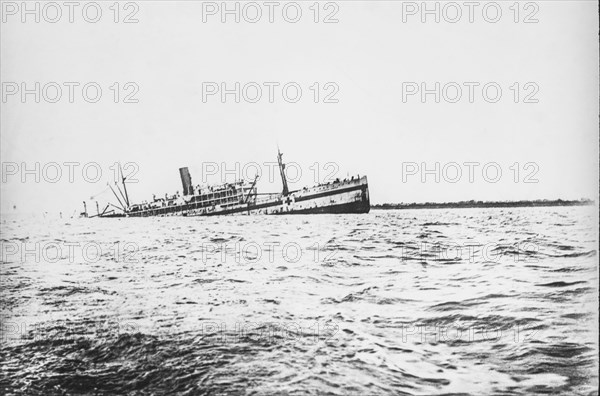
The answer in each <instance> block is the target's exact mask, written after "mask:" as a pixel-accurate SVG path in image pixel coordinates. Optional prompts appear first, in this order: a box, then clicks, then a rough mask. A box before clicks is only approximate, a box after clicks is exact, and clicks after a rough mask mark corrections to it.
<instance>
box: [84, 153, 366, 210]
mask: <svg viewBox="0 0 600 396" xmlns="http://www.w3.org/2000/svg"><path fill="white" fill-rule="evenodd" d="M282 157H283V155H282V154H281V152H279V151H278V153H277V162H278V165H279V173H280V175H281V181H282V184H283V190H282V191H281V192H280V193H266V194H264V193H259V192H258V191H257V188H256V182H257V181H258V177H256V178H255V179H254V180H253V181H252V182H249V181H245V180H240V181H237V182H235V183H225V184H221V185H215V186H208V187H204V188H200V186H197V187H196V188H194V186H193V184H192V177H191V175H190V172H189V170H188V168H187V167H186V168H180V169H179V174H180V177H181V183H182V186H183V195H179V194H175V195H172V196H168V195H165V197H164V198H162V197H161V198H156V197H154V198H153V200H152V202H143V203H141V204H130V202H129V196H128V193H127V186H126V178H125V177H124V176H123V174H122V172H121V186H122V188H123V190H121V188H120V187H119V185H118V184H117V183H115V187H116V191H115V189H113V188H112V186H110V185H109V187H110V189H111V190H112V192H113V194H114V196H115V198H116V199H117V201H118V202H119V206H117V205H114V204H108V205H107V206H106V207H105V208H104V210H103V211H102V212H100V210H99V208H98V204H97V203H96V207H97V214H96V215H92V216H89V215H88V213H87V207H86V203H85V202H84V212H83V213H82V216H84V217H147V216H217V215H234V214H238V215H261V214H262V215H271V214H273V215H285V214H316V213H368V212H369V210H370V208H371V205H370V202H369V185H368V183H367V177H366V176H362V177H360V176H356V177H351V178H349V179H348V178H347V179H343V180H340V179H336V180H335V181H333V182H329V183H323V184H318V185H316V186H313V187H304V188H303V189H301V190H295V191H290V190H289V188H288V183H287V179H286V176H285V164H284V163H283V159H282ZM117 192H118V193H119V194H117ZM110 207H112V208H113V209H111V210H109V208H110Z"/></svg>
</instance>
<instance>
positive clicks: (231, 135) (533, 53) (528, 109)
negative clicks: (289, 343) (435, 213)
mask: <svg viewBox="0 0 600 396" xmlns="http://www.w3.org/2000/svg"><path fill="white" fill-rule="evenodd" d="M5 3H6V2H2V4H3V10H2V12H3V14H2V17H3V20H2V24H1V28H0V34H1V38H0V44H1V50H0V55H1V71H0V77H1V80H2V82H3V92H2V93H3V98H2V103H1V121H0V127H1V135H2V136H1V155H2V162H3V163H4V165H3V166H4V168H3V178H4V179H3V181H2V198H1V205H2V206H1V210H2V212H7V211H8V212H10V211H12V210H13V205H16V206H17V207H18V210H22V211H32V212H35V211H43V210H48V211H59V210H60V211H63V212H66V213H70V212H72V211H74V210H76V209H77V210H78V211H80V210H81V209H82V207H81V201H82V200H84V199H89V198H90V196H91V195H93V194H96V193H98V192H100V191H102V190H104V189H105V185H106V181H107V180H109V179H111V178H112V176H111V175H110V174H109V172H111V171H110V169H109V167H110V166H111V165H112V164H113V163H115V162H116V161H121V162H123V163H125V162H131V163H136V164H137V166H138V167H139V171H138V172H137V174H136V178H137V179H138V180H139V182H138V183H135V184H131V185H129V186H128V188H129V194H130V196H131V199H132V200H133V201H135V202H139V201H141V200H148V199H151V197H152V194H153V193H156V194H158V195H163V194H164V193H165V192H169V193H174V192H175V191H177V190H179V191H181V183H180V179H179V172H178V168H179V167H182V166H188V167H189V168H190V171H191V173H192V179H193V181H194V184H198V183H200V182H201V171H202V169H203V166H204V167H206V165H203V164H206V163H208V162H215V163H217V164H221V163H226V164H227V165H228V167H229V169H234V166H235V165H234V164H235V162H239V163H240V164H241V165H240V168H243V167H244V165H245V164H247V163H249V162H256V163H263V162H273V161H276V151H277V145H279V147H280V148H281V151H282V152H283V153H284V160H286V161H295V162H297V163H298V164H300V165H301V167H302V171H303V177H302V179H301V180H300V181H298V182H297V183H293V184H292V188H301V187H303V186H305V185H311V184H313V174H314V171H313V170H311V169H309V167H310V166H311V164H314V163H319V164H320V166H321V168H322V171H321V175H320V176H321V179H322V178H323V177H324V176H325V175H326V174H327V170H325V169H324V168H323V167H324V165H325V164H326V163H328V162H333V163H335V164H337V168H338V172H337V176H339V177H346V175H347V174H349V175H355V174H360V175H367V177H368V179H369V189H370V193H371V202H372V203H384V202H424V201H436V202H444V201H458V200H470V199H475V200H518V199H544V198H547V199H556V198H562V199H579V198H582V197H585V198H592V199H595V198H596V197H597V191H598V174H597V169H598V167H597V161H598V86H599V81H598V42H597V40H598V35H597V32H598V5H597V2H595V1H538V2H534V3H535V5H536V7H537V8H529V9H524V8H523V9H520V10H519V11H520V12H519V15H518V18H519V22H518V23H515V22H514V18H515V13H514V12H515V11H514V10H513V9H509V7H510V6H511V5H512V4H513V2H512V1H510V2H498V4H500V6H501V7H500V8H501V11H502V16H501V18H500V20H499V21H498V22H497V23H489V22H486V21H485V20H484V18H483V17H482V12H481V8H482V7H479V8H476V9H475V11H474V22H473V23H469V21H468V15H466V14H463V15H462V18H461V20H460V21H458V22H457V23H449V22H448V21H446V20H445V19H444V17H443V15H442V17H441V20H440V22H439V23H435V22H434V20H433V17H432V16H428V17H427V18H429V19H428V20H426V22H425V23H422V22H421V14H420V13H417V14H416V15H407V14H406V13H405V14H404V15H403V7H404V11H407V8H406V7H407V2H404V3H405V4H404V5H403V3H402V2H392V1H374V2H367V1H338V2H333V3H334V4H335V5H337V9H336V8H335V7H334V6H328V7H329V8H327V9H325V8H324V7H325V5H324V3H321V7H320V13H319V19H320V22H319V23H315V22H314V21H313V18H314V12H313V10H312V9H310V8H309V7H311V5H312V4H313V2H312V1H310V2H297V3H298V4H300V7H301V9H302V12H303V13H302V17H301V19H300V21H299V22H297V23H289V22H286V21H285V20H284V19H283V17H282V13H281V8H282V7H283V5H284V4H285V2H281V3H280V6H279V7H278V8H276V9H275V12H274V22H273V23H269V22H268V15H263V16H262V18H261V20H260V21H258V22H257V23H249V22H247V21H245V20H244V18H243V15H242V19H241V21H240V23H235V22H234V21H233V17H232V16H229V17H228V18H229V20H228V21H226V23H222V22H221V21H220V14H219V13H217V14H216V15H205V17H206V19H207V22H206V23H204V22H203V13H202V11H203V6H204V7H205V8H206V7H207V6H206V4H204V5H203V3H202V2H196V1H180V2H175V1H151V2H137V3H136V4H137V5H138V8H139V10H138V11H137V12H136V13H135V16H134V17H135V18H137V19H138V20H139V22H138V23H131V24H125V23H121V22H119V23H114V22H113V17H114V12H113V11H112V10H111V9H109V7H110V6H111V5H112V4H113V2H112V1H110V2H98V3H99V4H101V8H102V12H103V14H102V18H101V20H100V21H99V22H97V23H88V22H86V21H85V20H84V19H83V18H82V14H81V10H80V8H81V7H80V8H79V9H76V10H75V12H74V20H75V21H74V23H69V22H68V15H67V14H66V13H67V11H68V10H67V9H66V8H63V9H62V11H63V16H62V19H61V20H59V21H58V22H57V23H49V22H47V21H45V20H44V15H41V20H40V23H35V22H34V20H33V16H27V18H29V19H28V20H26V22H25V23H22V22H21V14H20V13H19V12H20V10H19V11H17V13H16V14H15V15H13V11H14V9H12V8H10V7H9V9H8V11H7V9H6V5H5ZM33 3H34V2H29V4H33ZM229 3H230V4H233V3H234V2H229ZM428 3H429V4H434V3H435V2H428ZM485 3H486V2H481V3H480V4H481V5H482V6H483V5H484V4H485ZM14 4H17V6H19V7H20V4H21V2H17V3H14ZM59 4H61V3H59ZM82 4H84V3H82ZM214 4H216V5H217V6H220V4H221V2H217V3H214ZM240 4H241V5H243V4H244V3H240ZM258 4H259V5H261V4H263V3H262V2H258ZM414 4H416V5H417V6H420V4H421V2H417V3H414ZM444 4H445V2H441V3H440V7H443V6H444ZM458 4H462V2H458ZM521 4H524V2H523V3H521ZM32 7H33V5H32ZM232 7H233V6H232ZM432 7H433V5H432ZM50 11H52V10H48V12H50ZM133 11H134V8H129V9H121V10H120V14H119V19H120V20H121V19H123V17H124V16H125V15H127V14H129V13H130V12H133ZM262 11H263V12H264V13H266V12H267V11H268V9H267V7H265V6H262ZM467 11H468V9H467V8H466V7H463V8H462V12H463V13H465V12H467ZM53 12H54V11H52V14H48V15H50V16H49V18H52V17H53V15H54V13H53ZM89 13H90V14H91V15H93V12H92V11H90V12H89ZM331 13H334V16H333V17H334V18H336V19H337V20H338V23H329V24H325V23H322V19H323V18H324V17H325V16H326V15H329V14H331ZM532 13H533V16H530V17H531V18H536V19H537V20H538V22H537V23H523V19H524V18H525V17H526V16H527V15H530V14H532ZM293 14H294V13H293V11H289V15H292V16H293ZM252 15H254V14H252ZM452 15H454V14H452ZM489 15H492V16H493V12H492V11H490V12H489ZM403 16H404V18H405V20H406V21H405V22H403ZM449 18H450V17H449ZM35 82H40V84H41V86H45V85H47V84H48V83H50V82H56V83H58V84H59V85H62V84H63V83H64V82H77V83H79V84H80V85H79V87H75V88H74V103H69V100H68V88H66V87H65V86H63V91H62V94H63V95H62V97H61V99H60V100H59V101H58V102H57V103H49V102H48V101H47V100H45V99H44V98H43V97H42V98H41V100H40V103H35V101H34V95H32V94H30V95H28V96H26V100H25V103H21V98H20V95H19V94H20V92H19V93H17V94H16V95H7V92H6V91H7V90H9V89H10V87H14V86H18V87H19V89H20V87H21V83H25V84H26V86H27V87H28V88H30V89H32V88H33V87H34V83H35ZM89 82H95V83H97V84H99V86H100V87H101V88H102V97H101V99H100V100H99V101H98V102H97V103H87V102H86V101H85V100H84V99H83V96H82V94H81V86H83V85H84V84H86V83H89ZM115 82H118V83H119V84H120V87H119V91H120V94H121V95H120V97H119V101H120V103H114V101H113V99H114V98H113V92H114V85H113V84H114V83H115ZM127 82H133V83H135V84H136V85H137V86H138V87H139V92H137V93H136V94H135V96H134V98H136V99H138V100H139V102H138V103H122V101H123V97H124V95H126V94H127V93H128V92H131V90H125V89H124V87H123V86H124V84H125V83H127ZM203 82H216V83H217V84H220V83H221V82H225V83H226V84H227V86H228V87H229V88H233V87H234V83H235V82H240V84H241V86H244V85H245V84H247V83H250V82H256V83H257V84H259V85H262V84H263V83H264V82H277V83H279V84H280V85H279V88H277V87H276V88H275V91H274V94H275V95H274V103H269V101H268V98H267V94H268V89H267V88H266V87H264V89H263V97H262V98H261V99H260V100H259V101H258V103H249V102H247V101H245V100H244V99H243V98H242V99H241V101H240V103H235V102H234V101H233V95H229V96H228V97H227V98H226V99H227V102H226V103H221V101H220V98H219V95H214V96H210V97H208V98H207V100H206V103H204V102H203V98H202V92H203ZM289 82H295V83H297V84H298V85H299V86H300V87H301V88H302V97H301V99H300V100H299V101H298V102H297V103H287V102H286V101H285V100H284V98H283V96H282V94H281V90H280V88H281V86H283V85H284V84H286V83H289ZM315 82H318V83H319V84H320V86H319V88H320V89H319V93H320V96H319V103H314V100H313V99H314V97H313V93H314V88H313V90H311V89H310V87H311V86H313V87H314V85H313V84H314V83H315ZM328 82H331V83H334V84H335V86H337V87H338V88H339V91H338V92H337V93H336V94H335V95H334V98H335V99H337V100H338V103H323V98H324V96H326V95H327V93H329V92H331V91H332V90H333V88H331V87H330V88H331V89H328V90H326V89H324V84H325V83H328ZM407 82H409V83H410V82H414V83H417V86H420V85H421V83H425V84H426V86H427V87H428V88H430V89H431V88H433V87H434V86H435V83H436V82H439V83H440V86H442V87H443V86H444V85H445V84H447V83H456V84H458V85H460V86H463V87H464V89H463V92H462V93H463V96H462V98H461V100H459V101H458V103H449V102H448V101H446V100H445V99H444V98H443V97H442V98H441V100H440V103H435V102H434V97H433V95H428V96H426V98H425V99H426V102H425V103H422V101H421V98H420V95H418V94H417V95H413V96H409V97H407V98H406V100H404V101H403V95H402V93H403V83H407ZM465 82H474V83H479V84H480V85H479V86H478V87H475V91H474V100H473V103H469V100H468V89H467V88H466V87H465V86H464V85H463V83H465ZM490 82H491V83H495V84H497V85H498V86H500V87H501V89H502V97H501V98H500V99H499V100H498V102H497V103H488V102H487V101H485V100H484V97H483V95H482V93H481V87H482V86H483V85H484V84H486V83H490ZM7 83H8V84H7ZM515 83H519V93H520V95H519V98H518V101H519V103H515V102H514V99H515V98H514V92H515V85H514V84H515ZM526 83H531V85H529V86H528V87H529V88H527V89H525V84H526ZM15 84H16V85H15ZM9 85H10V87H9ZM111 86H113V90H111V89H110V87H111ZM405 86H406V85H405ZM510 87H513V88H512V89H511V88H510ZM534 88H537V89H538V90H537V92H536V93H535V94H534V95H533V96H532V98H533V99H537V100H538V103H523V101H524V99H525V96H526V95H527V94H528V93H530V92H532V91H533V90H534ZM47 92H48V95H52V96H53V95H54V93H53V92H54V91H52V88H51V87H50V88H49V89H48V91H47ZM248 92H252V93H253V92H254V91H248ZM447 92H449V94H448V95H450V94H452V96H453V95H454V91H451V90H449V91H447ZM490 92H491V91H490ZM252 95H253V94H252ZM22 162H25V163H26V164H27V166H28V168H29V169H34V167H35V163H36V162H38V163H40V167H41V168H43V167H44V166H46V165H47V164H48V163H52V162H56V163H59V164H62V163H64V162H79V163H81V164H82V165H83V164H85V163H89V162H95V163H98V164H100V166H101V167H102V170H103V171H104V174H103V177H102V179H101V180H100V181H98V182H97V183H89V182H86V181H85V180H84V179H83V178H82V177H81V172H80V170H81V166H79V167H78V168H76V174H75V180H74V181H73V182H72V183H71V182H69V180H68V175H67V173H66V172H67V171H68V168H67V167H65V166H63V167H62V170H63V175H62V178H61V179H60V180H59V181H58V182H57V183H50V182H48V181H44V180H40V182H39V183H35V182H34V181H33V176H31V175H30V176H27V180H26V182H25V183H23V182H22V181H21V177H20V176H21V173H20V172H21V170H22V169H18V171H17V172H18V173H17V175H12V170H14V168H11V166H12V165H7V163H16V164H18V166H19V167H21V163H22ZM436 162H438V163H439V164H440V171H441V169H442V168H443V167H444V165H446V164H448V163H457V164H460V165H461V169H462V171H463V175H462V178H461V179H460V180H459V181H458V182H457V183H450V182H448V181H445V180H443V177H442V180H440V182H439V183H436V182H434V180H433V176H428V179H426V180H425V182H424V183H423V182H422V180H421V178H420V173H417V174H416V175H406V174H404V175H403V167H404V170H405V171H406V169H407V168H406V167H407V165H406V164H407V163H416V164H417V165H418V166H419V168H420V167H421V163H425V164H426V166H427V167H428V168H430V169H433V168H434V166H435V163H436ZM465 162H478V163H480V164H481V165H480V166H479V167H477V168H475V173H474V180H473V182H472V183H470V182H469V180H468V174H467V173H466V172H468V169H469V168H467V167H465V166H464V165H462V164H464V163H465ZM403 163H404V165H403ZM486 163H496V164H497V166H498V167H499V168H500V169H501V170H502V176H501V178H500V180H499V181H498V182H497V183H492V182H490V181H486V180H484V178H483V177H482V174H481V168H482V166H483V165H484V164H486ZM514 163H519V167H520V172H519V175H518V179H519V180H518V182H517V183H515V181H514V177H515V168H514V166H513V164H514ZM527 163H533V165H532V164H530V165H529V167H528V168H527V169H525V168H524V165H525V164H527ZM408 166H410V165H408ZM494 166H496V165H494ZM511 167H512V168H511ZM46 168H47V167H46ZM7 169H10V170H11V171H10V172H11V174H7V173H6V172H5V171H6V170H7ZM265 169H266V168H265ZM534 171H535V175H533V176H532V179H537V180H538V182H536V183H524V182H523V179H524V178H525V176H527V175H528V174H530V173H531V172H534ZM52 175H53V174H52ZM451 175H452V177H453V176H454V170H452V173H451ZM489 175H491V176H494V172H493V171H490V173H489ZM403 176H404V177H403ZM403 178H404V180H403ZM212 181H214V179H212ZM259 187H260V190H261V191H263V192H272V191H278V190H280V188H281V183H280V181H279V179H278V178H276V179H275V180H274V181H273V183H269V182H268V175H263V178H262V179H261V181H260V183H259ZM104 197H105V198H110V196H109V195H104ZM113 202H114V199H113Z"/></svg>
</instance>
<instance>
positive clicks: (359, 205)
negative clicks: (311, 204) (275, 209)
mask: <svg viewBox="0 0 600 396" xmlns="http://www.w3.org/2000/svg"><path fill="white" fill-rule="evenodd" d="M369 210H371V205H370V204H369V203H368V202H366V203H365V202H350V203H345V204H339V205H332V206H324V207H320V208H309V209H301V210H294V211H291V212H282V213H275V214H278V215H286V214H327V213H331V214H344V213H369Z"/></svg>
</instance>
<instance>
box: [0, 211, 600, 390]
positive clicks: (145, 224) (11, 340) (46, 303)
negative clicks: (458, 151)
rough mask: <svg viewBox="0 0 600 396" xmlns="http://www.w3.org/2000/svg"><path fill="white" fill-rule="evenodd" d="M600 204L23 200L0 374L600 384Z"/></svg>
mask: <svg viewBox="0 0 600 396" xmlns="http://www.w3.org/2000/svg"><path fill="white" fill-rule="evenodd" d="M591 210H593V209H590V208H587V207H565V208H516V209H508V208H502V209H499V208H497V209H459V210H414V211H373V212H371V213H370V214H369V215H345V216H339V215H338V216H329V215H318V216H283V217H262V216H257V217H246V216H240V217H223V218H148V219H112V220H111V219H95V220H93V219H89V220H84V219H82V220H70V221H69V222H68V223H66V222H64V221H59V220H55V221H53V220H43V221H39V220H38V221H34V220H32V219H7V220H4V222H3V224H2V227H3V239H2V244H3V248H2V250H3V253H2V254H3V257H2V266H1V273H0V296H1V301H2V309H1V315H2V346H1V347H0V361H1V363H2V369H1V371H0V392H1V393H2V394H34V395H35V394H39V395H49V394H105V395H114V394H167V393H168V394H171V393H175V394H210V395H220V394H249V395H263V394H265V395H266V394H285V395H296V394H298V395H300V394H319V395H321V394H328V395H349V394H350V395H372V394H373V395H374V394H382V395H383V394H386V395H387V394H393V395H431V394H440V395H441V394H445V395H450V394H455V395H458V394H461V395H462V394H465V395H491V394H498V395H508V394H516V395H532V394H565V395H594V394H597V386H598V374H597V369H598V367H597V359H598V358H597V356H598V355H597V354H598V345H597V293H598V274H597V269H596V261H597V251H596V249H597V246H596V241H595V238H596V236H595V235H596V234H595V232H596V231H595V230H596V227H597V224H595V222H594V215H593V212H590V211H591ZM15 249H16V250H15ZM53 249H54V250H53ZM57 249H58V250H57ZM69 249H71V250H69Z"/></svg>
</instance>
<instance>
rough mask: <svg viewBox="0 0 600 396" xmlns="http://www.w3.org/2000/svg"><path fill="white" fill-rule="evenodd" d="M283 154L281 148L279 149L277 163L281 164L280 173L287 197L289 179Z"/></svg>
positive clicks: (284, 194)
mask: <svg viewBox="0 0 600 396" xmlns="http://www.w3.org/2000/svg"><path fill="white" fill-rule="evenodd" d="M282 157H283V154H281V151H279V147H277V162H278V163H279V173H280V174H281V182H282V183H283V196H284V197H285V196H287V195H288V194H289V192H290V191H289V190H288V184H287V179H286V178H285V164H284V163H283V160H282V159H281V158H282Z"/></svg>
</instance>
